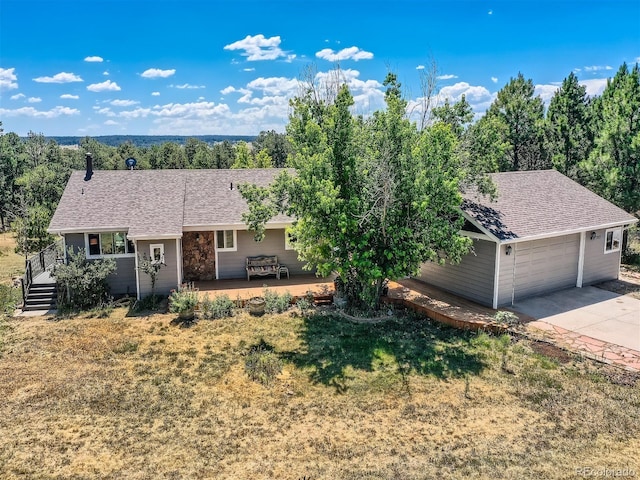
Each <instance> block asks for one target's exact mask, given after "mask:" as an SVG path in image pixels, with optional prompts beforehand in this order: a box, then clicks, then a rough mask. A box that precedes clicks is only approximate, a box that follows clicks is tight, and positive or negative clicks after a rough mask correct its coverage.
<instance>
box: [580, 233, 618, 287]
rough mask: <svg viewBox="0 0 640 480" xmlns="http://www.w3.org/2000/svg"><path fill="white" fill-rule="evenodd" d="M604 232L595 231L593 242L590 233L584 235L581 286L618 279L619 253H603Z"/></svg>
mask: <svg viewBox="0 0 640 480" xmlns="http://www.w3.org/2000/svg"><path fill="white" fill-rule="evenodd" d="M605 232H606V230H596V238H594V239H593V240H591V232H587V233H586V238H585V244H584V270H583V272H584V273H583V274H582V285H583V286H586V285H590V284H594V283H598V282H602V281H604V280H613V279H616V278H618V273H619V271H620V255H621V252H613V253H606V254H605V253H604V242H605Z"/></svg>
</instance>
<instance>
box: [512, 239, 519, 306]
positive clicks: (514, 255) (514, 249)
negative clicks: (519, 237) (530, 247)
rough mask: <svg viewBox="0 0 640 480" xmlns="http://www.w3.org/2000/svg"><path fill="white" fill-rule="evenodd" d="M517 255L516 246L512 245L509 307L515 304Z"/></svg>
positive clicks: (515, 244)
mask: <svg viewBox="0 0 640 480" xmlns="http://www.w3.org/2000/svg"><path fill="white" fill-rule="evenodd" d="M517 253H518V244H517V243H514V244H513V272H512V274H511V306H512V307H513V304H514V303H515V299H516V255H517Z"/></svg>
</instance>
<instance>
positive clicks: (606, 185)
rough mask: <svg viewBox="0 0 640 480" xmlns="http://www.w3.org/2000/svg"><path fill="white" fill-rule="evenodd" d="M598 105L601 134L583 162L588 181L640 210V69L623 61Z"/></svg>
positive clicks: (631, 209) (602, 192) (611, 197)
mask: <svg viewBox="0 0 640 480" xmlns="http://www.w3.org/2000/svg"><path fill="white" fill-rule="evenodd" d="M596 105H597V107H596V108H597V112H596V113H597V114H598V116H599V118H598V119H597V122H598V130H597V132H598V134H597V136H596V139H595V147H594V149H593V151H592V152H591V154H590V155H589V158H588V159H587V160H585V161H583V162H581V163H580V164H579V169H580V171H581V172H580V174H581V176H582V177H583V178H584V182H585V184H586V185H587V186H588V187H589V188H590V189H592V190H593V191H595V192H597V193H598V194H600V195H602V196H603V197H605V198H607V199H608V200H610V201H611V202H613V203H615V204H616V205H618V206H619V207H620V208H623V209H624V210H626V211H628V212H631V213H636V214H637V213H638V212H639V211H640V70H639V67H638V64H636V65H635V66H634V67H633V68H632V69H631V70H629V68H628V66H627V64H626V63H624V64H622V66H621V67H620V69H619V70H618V72H617V73H616V75H615V76H614V78H613V79H612V80H610V81H608V82H607V86H606V88H605V90H604V92H603V93H602V96H601V97H600V99H599V102H597V103H596Z"/></svg>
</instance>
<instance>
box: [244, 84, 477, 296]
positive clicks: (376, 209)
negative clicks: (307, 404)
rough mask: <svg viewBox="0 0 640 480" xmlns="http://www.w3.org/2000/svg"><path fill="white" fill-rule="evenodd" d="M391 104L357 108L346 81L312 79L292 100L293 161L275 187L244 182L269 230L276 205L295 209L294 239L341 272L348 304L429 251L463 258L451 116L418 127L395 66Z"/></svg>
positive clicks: (315, 261)
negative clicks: (334, 88)
mask: <svg viewBox="0 0 640 480" xmlns="http://www.w3.org/2000/svg"><path fill="white" fill-rule="evenodd" d="M385 85H386V87H387V91H386V95H385V98H386V103H387V109H386V110H385V111H379V112H375V113H374V115H373V116H372V117H371V118H370V119H368V120H363V119H362V118H361V117H354V116H353V115H352V113H351V111H350V108H351V106H352V105H353V98H352V96H351V94H350V92H349V89H348V88H347V87H346V86H345V85H343V86H342V87H340V88H339V90H338V92H337V95H335V96H333V95H332V96H331V97H330V98H329V99H328V100H327V99H325V98H322V97H318V96H317V95H316V93H317V92H318V89H314V88H313V87H310V88H309V89H307V90H306V91H305V92H304V93H305V94H303V95H302V96H300V97H298V98H296V99H295V100H294V101H293V102H292V106H293V113H292V115H291V117H290V119H289V125H288V126H287V133H288V135H289V138H290V139H291V142H292V147H293V152H292V155H291V156H290V162H291V166H292V167H293V168H295V170H296V174H295V175H290V174H289V173H288V172H286V171H285V172H283V173H282V174H281V175H280V176H279V177H278V179H277V181H276V182H275V183H274V185H273V186H272V187H271V188H268V189H265V188H259V187H256V186H249V185H244V186H242V187H241V192H242V194H243V196H244V197H245V198H246V199H247V201H248V203H249V206H250V211H249V213H248V214H247V215H245V221H246V222H247V223H248V225H249V226H250V228H251V229H253V230H254V231H255V232H256V237H257V239H261V238H262V237H263V236H264V234H265V230H264V226H265V222H266V221H267V220H268V219H269V218H271V217H272V216H273V215H275V214H276V213H278V212H285V213H288V214H289V215H292V216H293V217H295V218H296V221H295V223H294V226H293V228H292V234H293V237H294V238H295V247H296V250H297V251H298V254H299V255H300V257H301V258H302V259H304V260H306V261H307V262H308V264H309V267H312V268H315V269H317V270H318V271H319V272H320V273H321V274H323V275H326V274H328V273H330V272H332V271H335V272H337V273H338V274H339V275H340V276H341V278H342V279H343V280H344V283H345V290H346V294H347V298H348V301H349V304H350V305H351V306H352V307H355V308H367V309H370V308H376V307H377V305H378V302H379V298H380V293H381V288H382V285H383V282H384V280H385V279H397V278H399V277H401V276H404V275H409V274H412V273H415V272H416V271H417V270H418V268H419V266H420V264H421V263H422V262H425V261H429V260H432V261H438V262H444V261H445V260H448V261H451V262H457V261H459V260H460V259H461V258H462V256H463V255H464V254H465V253H467V252H468V250H469V248H470V240H469V239H468V238H465V237H462V236H460V235H459V234H458V232H459V230H460V228H461V225H462V217H461V215H460V212H459V207H460V203H461V196H460V191H459V187H460V182H461V181H462V178H461V175H463V173H464V170H463V169H461V164H460V157H459V156H458V154H457V142H458V140H457V138H456V135H455V134H454V133H453V132H452V131H451V127H450V126H449V125H445V124H443V123H440V122H439V123H436V124H434V125H433V126H432V127H430V128H427V129H424V130H422V131H419V130H418V128H417V126H416V124H415V123H412V122H410V121H409V120H408V119H407V117H406V102H405V101H404V100H403V99H402V95H401V90H400V84H399V83H398V82H397V78H396V76H395V75H393V74H389V75H388V76H387V79H386V81H385Z"/></svg>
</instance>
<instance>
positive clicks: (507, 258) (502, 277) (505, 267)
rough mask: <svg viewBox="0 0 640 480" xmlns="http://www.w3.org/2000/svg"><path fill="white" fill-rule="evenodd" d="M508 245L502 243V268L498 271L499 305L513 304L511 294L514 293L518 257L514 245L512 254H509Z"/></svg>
mask: <svg viewBox="0 0 640 480" xmlns="http://www.w3.org/2000/svg"><path fill="white" fill-rule="evenodd" d="M506 248H507V247H506V245H500V253H499V255H500V269H499V272H498V306H504V305H511V295H512V293H513V273H514V272H513V264H514V259H515V258H516V257H515V255H514V254H513V250H514V249H515V248H516V246H515V245H512V247H511V248H512V253H511V255H507V253H506V252H507V250H506Z"/></svg>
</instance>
